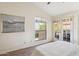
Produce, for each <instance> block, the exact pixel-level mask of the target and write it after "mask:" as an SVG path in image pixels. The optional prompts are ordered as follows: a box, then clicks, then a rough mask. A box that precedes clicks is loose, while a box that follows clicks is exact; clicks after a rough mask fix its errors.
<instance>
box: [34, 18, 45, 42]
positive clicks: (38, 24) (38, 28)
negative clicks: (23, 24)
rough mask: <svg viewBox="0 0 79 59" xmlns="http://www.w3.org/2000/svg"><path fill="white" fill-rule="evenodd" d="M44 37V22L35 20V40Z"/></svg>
mask: <svg viewBox="0 0 79 59" xmlns="http://www.w3.org/2000/svg"><path fill="white" fill-rule="evenodd" d="M45 39H46V22H44V21H41V20H38V19H37V20H35V40H45Z"/></svg>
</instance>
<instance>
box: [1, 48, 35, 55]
mask: <svg viewBox="0 0 79 59" xmlns="http://www.w3.org/2000/svg"><path fill="white" fill-rule="evenodd" d="M34 48H35V47H29V48H24V49H20V50H16V51H12V52H8V53H6V54H2V55H0V56H31V54H32V52H33V50H34Z"/></svg>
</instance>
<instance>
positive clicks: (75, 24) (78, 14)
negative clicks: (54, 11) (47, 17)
mask: <svg viewBox="0 0 79 59" xmlns="http://www.w3.org/2000/svg"><path fill="white" fill-rule="evenodd" d="M56 17H58V18H59V19H60V20H62V19H63V18H64V17H72V18H73V19H72V27H71V29H72V30H71V34H72V35H71V41H70V42H71V43H74V44H77V45H78V44H79V36H78V35H79V10H78V11H71V12H68V13H64V14H60V15H58V16H55V18H56ZM55 18H54V19H55ZM56 19H57V18H56ZM56 19H55V20H56ZM61 35H62V34H61ZM60 39H61V40H62V37H60Z"/></svg>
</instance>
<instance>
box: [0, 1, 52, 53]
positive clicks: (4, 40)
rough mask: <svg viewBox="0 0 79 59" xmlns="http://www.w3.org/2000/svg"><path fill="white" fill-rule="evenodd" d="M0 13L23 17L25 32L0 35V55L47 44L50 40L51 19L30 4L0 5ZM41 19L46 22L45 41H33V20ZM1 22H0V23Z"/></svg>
mask: <svg viewBox="0 0 79 59" xmlns="http://www.w3.org/2000/svg"><path fill="white" fill-rule="evenodd" d="M0 13H4V14H10V15H16V16H24V17H25V32H18V33H1V32H0V53H5V52H9V51H12V50H17V49H21V48H26V47H29V46H33V45H37V44H41V43H45V42H48V41H50V40H51V39H52V32H51V17H50V16H49V15H47V14H46V13H45V12H43V11H41V10H40V9H38V8H37V7H36V6H34V5H32V4H31V3H0ZM35 17H41V18H44V19H43V20H45V21H46V22H47V40H43V41H35V40H34V39H35V35H34V34H35V31H34V18H35ZM0 22H1V21H0ZM0 25H1V24H0ZM0 29H1V26H0Z"/></svg>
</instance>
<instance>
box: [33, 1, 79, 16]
mask: <svg viewBox="0 0 79 59" xmlns="http://www.w3.org/2000/svg"><path fill="white" fill-rule="evenodd" d="M34 4H35V5H36V6H37V7H39V8H41V9H42V10H44V11H45V12H47V13H48V14H50V15H52V16H54V15H60V14H63V13H67V12H71V11H76V10H79V2H51V3H50V4H49V5H47V2H34Z"/></svg>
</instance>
